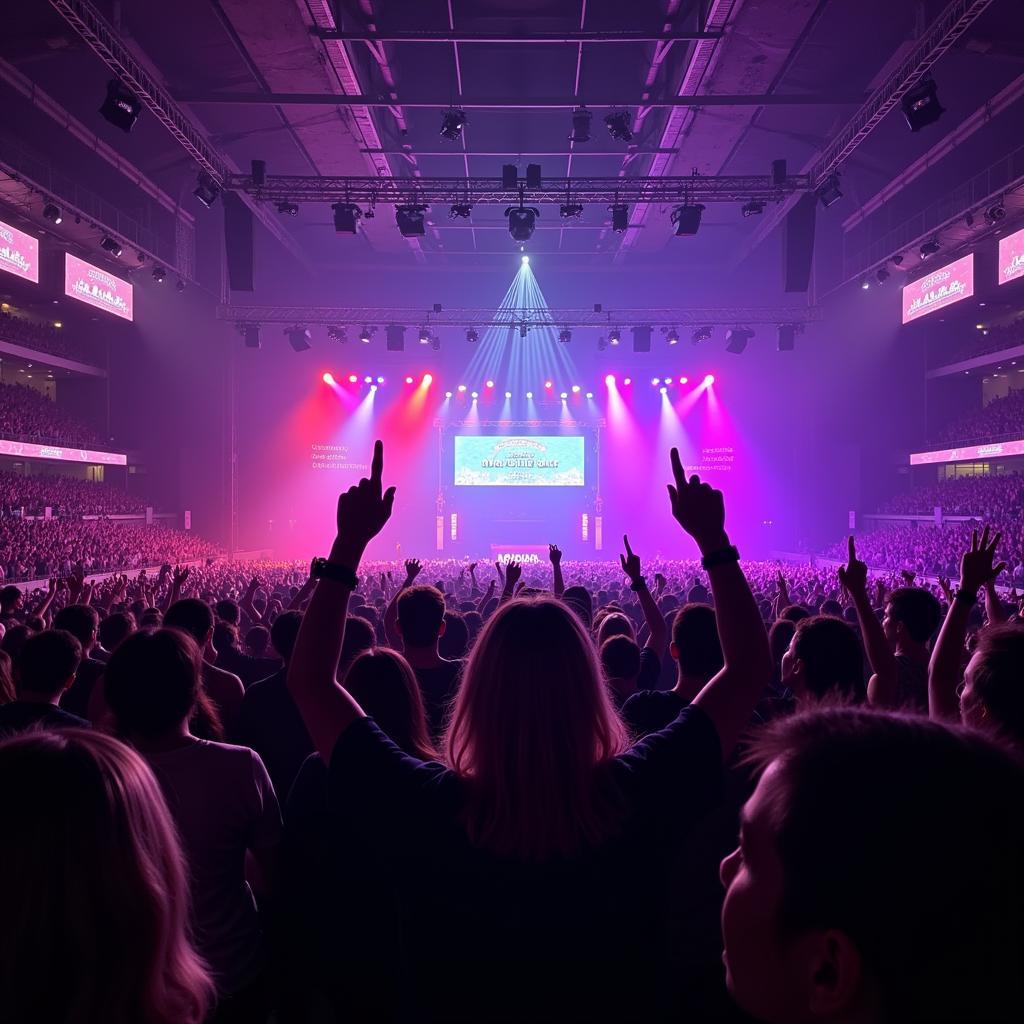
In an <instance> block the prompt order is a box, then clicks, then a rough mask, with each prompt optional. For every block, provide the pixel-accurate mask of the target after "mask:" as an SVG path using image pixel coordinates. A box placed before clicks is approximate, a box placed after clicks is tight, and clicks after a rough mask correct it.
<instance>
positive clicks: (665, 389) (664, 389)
mask: <svg viewBox="0 0 1024 1024" xmlns="http://www.w3.org/2000/svg"><path fill="white" fill-rule="evenodd" d="M658 390H659V391H660V392H661V393H662V394H663V395H667V394H668V388H658Z"/></svg>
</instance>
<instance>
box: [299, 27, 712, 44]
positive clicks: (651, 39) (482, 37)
mask: <svg viewBox="0 0 1024 1024" xmlns="http://www.w3.org/2000/svg"><path fill="white" fill-rule="evenodd" d="M318 34H319V36H320V38H321V39H340V40H341V41H342V42H346V43H488V44H496V45H504V44H518V43H531V44H532V43H570V44H575V43H669V42H689V41H690V40H694V39H718V38H719V37H720V36H721V34H722V33H721V32H677V31H675V30H669V31H661V30H658V29H655V30H654V31H644V30H637V31H632V30H629V29H623V30H619V31H609V32H605V31H601V30H599V29H593V30H589V31H588V30H584V31H578V32H522V33H515V34H511V35H510V34H507V33H506V34H504V35H502V34H495V33H493V32H464V31H463V32H346V31H342V30H339V29H321V30H320V31H319V33H318Z"/></svg>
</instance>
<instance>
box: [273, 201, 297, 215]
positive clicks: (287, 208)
mask: <svg viewBox="0 0 1024 1024" xmlns="http://www.w3.org/2000/svg"><path fill="white" fill-rule="evenodd" d="M277 212H278V213H279V214H281V216H282V217H297V216H298V215H299V204H298V203H288V202H283V203H278V204H277Z"/></svg>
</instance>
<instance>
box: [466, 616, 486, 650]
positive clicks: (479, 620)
mask: <svg viewBox="0 0 1024 1024" xmlns="http://www.w3.org/2000/svg"><path fill="white" fill-rule="evenodd" d="M462 618H463V619H464V620H465V622H466V629H467V630H469V644H468V645H467V647H468V646H472V644H473V641H474V640H475V639H476V636H477V633H479V632H480V627H481V626H482V625H483V624H484V620H483V616H482V615H481V614H480V613H479V612H478V611H475V610H474V611H471V612H466V614H465V615H463V616H462Z"/></svg>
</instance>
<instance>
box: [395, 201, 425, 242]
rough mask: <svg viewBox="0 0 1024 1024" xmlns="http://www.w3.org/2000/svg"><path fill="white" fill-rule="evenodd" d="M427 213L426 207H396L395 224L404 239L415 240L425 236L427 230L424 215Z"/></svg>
mask: <svg viewBox="0 0 1024 1024" xmlns="http://www.w3.org/2000/svg"><path fill="white" fill-rule="evenodd" d="M426 212H427V208H426V207H425V206H396V207H395V223H396V224H397V225H398V230H399V231H400V232H401V233H402V237H403V238H414V237H416V236H417V235H425V234H426V233H427V229H426V227H425V226H424V221H423V214H424V213H426Z"/></svg>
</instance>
